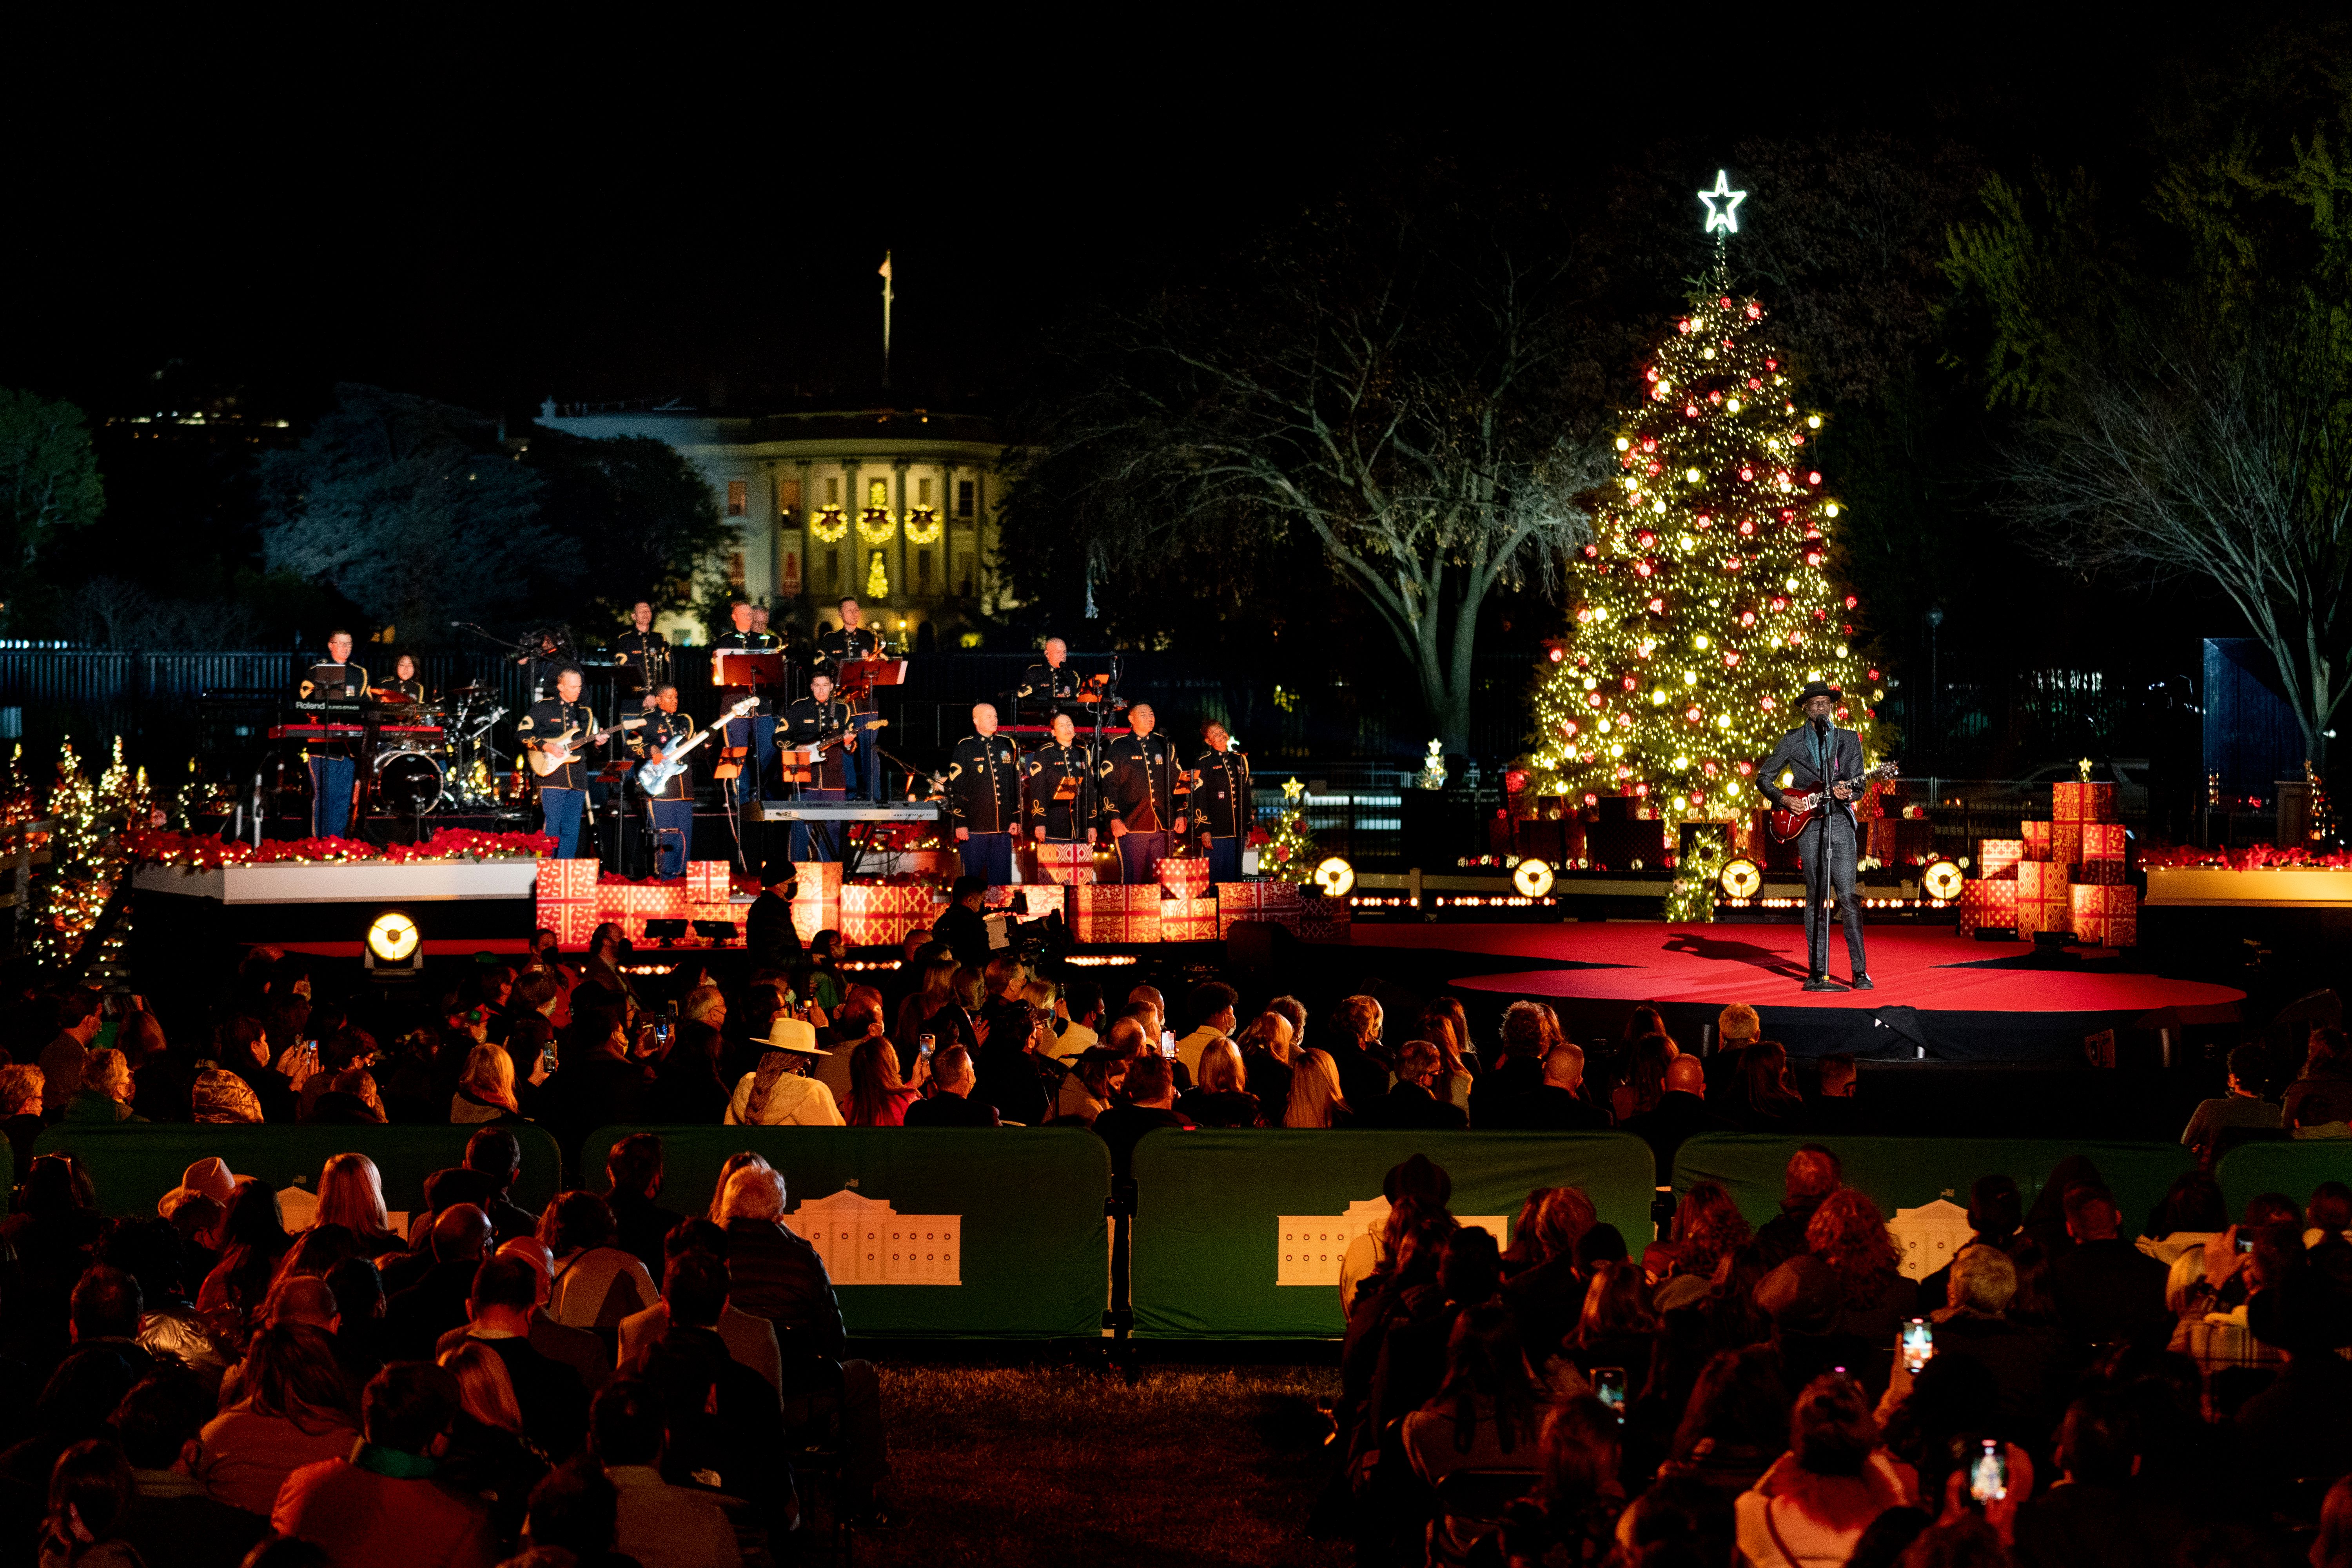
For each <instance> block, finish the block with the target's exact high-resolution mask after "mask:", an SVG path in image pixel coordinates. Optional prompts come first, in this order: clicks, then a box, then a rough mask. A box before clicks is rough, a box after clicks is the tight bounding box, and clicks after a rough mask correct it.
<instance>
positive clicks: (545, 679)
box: [515, 626, 579, 702]
mask: <svg viewBox="0 0 2352 1568" xmlns="http://www.w3.org/2000/svg"><path fill="white" fill-rule="evenodd" d="M523 645H524V647H525V649H526V650H527V651H525V652H524V653H523V654H522V655H521V657H520V658H517V659H516V660H515V662H516V663H517V664H519V665H521V666H522V667H523V668H525V669H527V670H528V671H530V676H529V679H530V694H531V697H532V699H533V700H537V701H541V702H544V701H547V700H549V699H551V698H552V697H554V696H555V683H556V681H557V679H559V678H561V677H562V674H563V672H564V671H565V670H566V669H572V670H577V669H578V668H579V665H578V664H577V662H576V661H575V657H574V655H573V654H572V632H571V629H570V628H569V627H566V626H545V627H542V628H541V629H540V630H538V631H534V632H531V633H530V634H529V635H528V636H526V637H524V638H523Z"/></svg>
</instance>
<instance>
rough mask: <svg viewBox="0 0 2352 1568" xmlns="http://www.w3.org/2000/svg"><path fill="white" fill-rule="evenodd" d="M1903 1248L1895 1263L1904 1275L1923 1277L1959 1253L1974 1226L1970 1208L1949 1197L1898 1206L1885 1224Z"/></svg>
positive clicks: (1967, 1242) (1898, 1244) (1972, 1231)
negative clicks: (1912, 1207) (1906, 1207)
mask: <svg viewBox="0 0 2352 1568" xmlns="http://www.w3.org/2000/svg"><path fill="white" fill-rule="evenodd" d="M1886 1229H1887V1233H1888V1234H1889V1235H1891V1236H1892V1237H1895V1247H1897V1248H1898V1249H1900V1251H1901V1252H1902V1255H1903V1256H1902V1261H1901V1263H1900V1264H1899V1265H1898V1267H1899V1268H1901V1269H1902V1270H1903V1278H1905V1279H1926V1278H1927V1276H1928V1275H1930V1274H1933V1273H1934V1272H1936V1270H1937V1269H1938V1268H1943V1267H1944V1266H1945V1265H1946V1264H1948V1263H1949V1262H1951V1260H1952V1259H1953V1258H1957V1257H1958V1256H1959V1251H1960V1248H1962V1247H1966V1246H1967V1245H1968V1244H1969V1237H1971V1236H1974V1235H1975V1234H1976V1227H1975V1226H1971V1225H1970V1224H1969V1211H1968V1210H1966V1209H1964V1208H1962V1207H1961V1206H1960V1205H1958V1204H1956V1203H1954V1202H1952V1201H1951V1200H1950V1199H1949V1198H1937V1199H1936V1200H1935V1201H1934V1202H1933V1203H1928V1204H1922V1205H1920V1206H1919V1207H1917V1208H1916V1209H1905V1208H1898V1209H1896V1210H1895V1223H1894V1224H1892V1225H1890V1226H1887V1227H1886Z"/></svg>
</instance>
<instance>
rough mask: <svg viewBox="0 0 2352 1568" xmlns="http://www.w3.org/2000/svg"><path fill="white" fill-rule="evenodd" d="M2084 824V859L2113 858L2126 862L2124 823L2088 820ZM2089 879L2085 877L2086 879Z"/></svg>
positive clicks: (2117, 862) (2117, 863) (2118, 861)
mask: <svg viewBox="0 0 2352 1568" xmlns="http://www.w3.org/2000/svg"><path fill="white" fill-rule="evenodd" d="M2082 826H2083V853H2082V858H2083V859H2084V861H2091V860H2113V861H2114V862H2115V863H2116V865H2118V866H2120V865H2122V864H2123V862H2124V825H2123V824H2122V823H2120V822H2086V823H2084V824H2083V825H2082ZM2084 880H2086V881H2087V880H2088V879H2087V878H2085V879H2084Z"/></svg>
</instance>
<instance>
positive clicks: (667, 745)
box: [637, 681, 694, 878]
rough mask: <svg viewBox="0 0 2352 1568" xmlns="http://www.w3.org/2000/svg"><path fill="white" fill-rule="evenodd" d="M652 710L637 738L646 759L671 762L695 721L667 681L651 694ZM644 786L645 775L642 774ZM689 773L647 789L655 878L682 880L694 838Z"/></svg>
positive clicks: (692, 791) (673, 777) (692, 799)
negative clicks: (678, 700) (652, 832)
mask: <svg viewBox="0 0 2352 1568" xmlns="http://www.w3.org/2000/svg"><path fill="white" fill-rule="evenodd" d="M650 695H651V697H652V699H653V709H652V710H651V711H649V712H648V713H646V729H645V733H644V734H642V735H640V736H639V737H638V738H637V739H638V741H639V742H640V743H641V744H642V746H643V748H644V750H645V753H646V761H648V762H653V763H666V762H668V761H669V760H670V758H671V756H672V754H673V753H674V752H676V751H677V748H678V747H679V746H680V745H681V744H683V743H685V742H686V741H687V739H688V737H689V736H690V735H692V734H693V733H694V721H693V720H691V719H689V718H688V717H687V716H686V715H685V714H683V713H681V712H679V711H678V710H677V687H675V686H672V685H670V684H668V683H667V681H665V682H663V683H661V684H659V685H657V686H656V687H655V688H654V689H653V690H652V692H651V693H650ZM638 776H639V780H640V782H641V783H642V782H643V779H644V775H643V774H642V773H640V774H639V775H638ZM693 783H694V779H693V775H692V773H673V774H671V775H670V776H669V777H667V778H666V779H664V780H662V782H661V784H660V785H659V786H658V787H647V788H646V792H645V794H646V811H647V813H648V814H649V815H650V816H652V818H653V825H654V875H655V876H656V877H663V878H668V877H683V876H685V875H686V855H687V850H688V847H690V845H691V843H692V840H693V838H694V789H693Z"/></svg>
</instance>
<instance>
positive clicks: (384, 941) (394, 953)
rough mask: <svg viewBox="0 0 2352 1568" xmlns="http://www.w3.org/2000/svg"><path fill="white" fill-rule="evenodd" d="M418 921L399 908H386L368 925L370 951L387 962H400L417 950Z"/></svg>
mask: <svg viewBox="0 0 2352 1568" xmlns="http://www.w3.org/2000/svg"><path fill="white" fill-rule="evenodd" d="M417 940H418V939H417V935H416V922H415V921H413V920H410V919H409V918H408V917H407V916H406V915H404V914H402V913H401V912H400V911H399V910H385V911H384V912H383V913H382V914H380V915H378V916H376V917H375V924H373V925H372V926H370V927H368V933H367V944H368V952H372V953H373V954H374V955H375V956H376V957H377V958H379V959H382V960H383V962H384V963H402V962H404V960H406V959H407V957H408V955H409V954H411V953H413V952H415V951H416V943H417Z"/></svg>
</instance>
